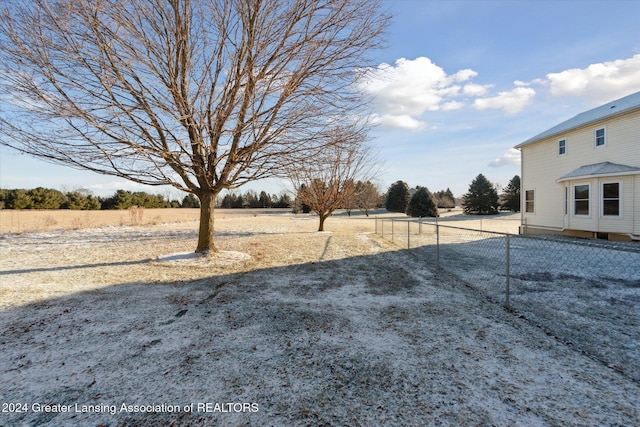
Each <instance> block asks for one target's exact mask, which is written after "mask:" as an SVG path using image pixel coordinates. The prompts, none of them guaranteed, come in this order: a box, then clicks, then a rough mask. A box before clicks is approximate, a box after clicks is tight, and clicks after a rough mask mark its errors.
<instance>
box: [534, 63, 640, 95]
mask: <svg viewBox="0 0 640 427" xmlns="http://www.w3.org/2000/svg"><path fill="white" fill-rule="evenodd" d="M546 77H547V79H548V82H549V84H550V90H551V95H553V96H556V97H560V96H578V97H584V98H586V99H588V100H589V101H591V102H592V103H594V104H603V103H606V102H609V101H612V100H614V99H617V98H621V97H623V96H625V95H629V94H630V93H633V92H637V91H638V90H640V54H636V55H634V56H632V57H631V58H627V59H617V60H615V61H607V62H600V63H595V64H591V65H589V66H588V67H586V68H571V69H568V70H564V71H561V72H559V73H549V74H547V76H546Z"/></svg>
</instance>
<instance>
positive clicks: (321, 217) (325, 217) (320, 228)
mask: <svg viewBox="0 0 640 427" xmlns="http://www.w3.org/2000/svg"><path fill="white" fill-rule="evenodd" d="M318 216H319V217H320V225H319V226H318V231H324V220H325V219H327V217H328V216H329V215H318Z"/></svg>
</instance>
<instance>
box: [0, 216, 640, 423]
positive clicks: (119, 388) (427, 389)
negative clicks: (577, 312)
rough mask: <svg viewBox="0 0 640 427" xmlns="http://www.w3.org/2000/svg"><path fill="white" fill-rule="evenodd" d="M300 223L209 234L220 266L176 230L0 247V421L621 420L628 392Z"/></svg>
mask: <svg viewBox="0 0 640 427" xmlns="http://www.w3.org/2000/svg"><path fill="white" fill-rule="evenodd" d="M316 226H317V224H316V222H315V221H291V220H290V219H289V218H285V217H279V216H270V217H257V218H256V217H249V216H245V217H244V218H242V219H241V220H238V221H235V220H233V219H227V220H220V221H217V227H219V230H220V233H219V236H220V238H219V239H218V241H217V244H218V245H219V247H220V249H221V250H222V251H223V252H222V253H223V254H224V253H228V259H230V260H232V261H233V262H231V263H230V264H226V265H221V264H220V263H215V262H214V263H211V264H206V265H202V263H203V262H207V263H208V262H210V261H209V260H207V259H206V258H204V259H203V257H197V256H194V255H191V254H187V253H186V251H189V250H191V249H192V248H194V247H195V243H196V239H197V236H196V234H195V229H196V227H197V225H195V224H183V225H176V224H172V225H166V224H162V225H158V226H155V227H113V228H102V229H100V231H95V230H94V231H86V232H83V233H80V232H75V231H71V232H68V231H67V232H64V233H53V234H50V233H47V235H46V236H45V235H43V234H42V233H41V234H33V235H32V234H22V235H12V236H5V238H3V239H0V307H1V309H2V311H1V312H0V356H1V357H0V374H1V375H0V390H1V391H0V395H1V397H2V399H1V400H2V402H4V403H6V404H7V405H6V409H7V411H6V412H0V425H44V426H59V425H100V424H103V425H114V426H119V425H170V424H172V423H173V425H189V426H191V425H195V426H199V425H201V426H209V425H274V426H280V425H287V426H288V425H367V426H368V425H398V426H406V425H445V426H446V425H452V426H453V425H455V426H458V425H499V426H538V425H539V426H546V425H563V426H584V425H638V424H639V423H640V413H639V408H640V397H639V396H640V385H639V383H638V381H636V380H634V379H633V378H631V377H629V376H628V375H624V374H623V373H621V372H619V371H617V370H615V369H611V368H609V367H607V366H606V364H603V363H601V362H599V361H597V360H594V358H591V357H588V356H586V355H585V354H583V353H582V352H581V351H576V349H575V348H574V347H572V346H570V345H566V344H565V343H563V341H562V340H558V339H556V338H554V337H553V336H550V335H549V334H548V333H547V332H546V331H545V329H541V328H539V327H537V326H535V325H534V324H532V323H531V322H529V321H527V320H526V319H523V318H520V317H517V316H515V315H514V314H513V313H510V312H508V311H506V310H504V309H503V308H502V307H501V306H500V305H498V304H495V303H491V302H489V301H487V299H486V298H485V297H484V296H483V295H482V294H481V293H480V292H479V291H477V290H474V289H472V288H469V287H468V286H466V285H465V284H463V283H462V282H461V281H460V280H458V279H456V278H455V277H453V276H452V275H450V274H448V273H446V272H443V271H438V270H436V269H434V268H433V267H432V266H430V265H427V264H424V262H423V261H421V260H420V258H419V257H417V256H416V254H415V251H414V252H409V251H404V250H398V247H397V246H393V245H390V244H389V243H388V242H385V241H384V240H382V239H379V238H378V237H376V236H375V235H373V234H372V233H371V232H372V231H373V228H374V224H373V221H368V220H364V219H347V218H330V219H329V220H328V221H327V223H326V227H327V229H328V230H331V233H317V232H315V231H314V228H315V227H316ZM518 245H520V243H518ZM167 254H169V255H167ZM247 254H248V255H249V256H250V258H246V257H244V255H247ZM224 256H227V255H224ZM464 256H465V257H469V258H472V254H465V255H464ZM221 257H222V255H221ZM214 258H215V257H214ZM239 258H242V259H239ZM469 262H470V261H469ZM481 262H482V261H481ZM469 265H470V266H472V267H473V265H472V264H469ZM194 267H197V268H194ZM538 278H539V277H538ZM527 295H528V297H530V298H533V296H532V295H533V294H527ZM637 307H638V306H637V305H636V306H635V308H632V309H631V310H637ZM558 316H560V315H558ZM584 321H585V322H587V324H588V323H589V322H590V320H589V319H588V318H585V319H584ZM626 332H627V334H628V340H629V341H631V342H634V343H635V345H637V343H638V340H639V338H638V334H637V330H635V331H634V330H628V331H626ZM123 403H124V406H123ZM9 404H13V405H12V406H9ZM16 404H18V405H16ZM44 405H50V406H44ZM135 405H138V406H137V407H135ZM0 409H1V408H0ZM23 409H24V411H23ZM63 409H69V411H67V412H53V410H58V411H60V410H63ZM112 409H113V411H112ZM84 410H86V411H84ZM135 410H137V411H135ZM150 411H152V412H150Z"/></svg>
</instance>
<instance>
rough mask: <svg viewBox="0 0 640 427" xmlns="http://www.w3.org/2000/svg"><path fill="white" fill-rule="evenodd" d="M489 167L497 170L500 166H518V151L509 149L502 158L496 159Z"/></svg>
mask: <svg viewBox="0 0 640 427" xmlns="http://www.w3.org/2000/svg"><path fill="white" fill-rule="evenodd" d="M489 166H490V167H492V168H499V167H502V166H520V151H519V150H516V149H515V148H509V149H508V150H507V151H506V152H505V153H504V154H503V155H502V156H500V157H497V158H496V159H494V160H493V161H492V162H491V163H489Z"/></svg>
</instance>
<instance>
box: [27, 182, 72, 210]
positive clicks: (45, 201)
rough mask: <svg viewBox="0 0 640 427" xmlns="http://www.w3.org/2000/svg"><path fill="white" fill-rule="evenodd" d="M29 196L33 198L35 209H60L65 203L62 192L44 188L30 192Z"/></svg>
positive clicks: (28, 192)
mask: <svg viewBox="0 0 640 427" xmlns="http://www.w3.org/2000/svg"><path fill="white" fill-rule="evenodd" d="M27 195H28V196H29V197H30V198H31V203H32V204H33V206H32V208H33V209H60V206H61V205H62V204H63V203H64V201H65V197H64V194H62V193H61V192H60V191H58V190H52V189H49V188H43V187H37V188H34V189H32V190H28V191H27Z"/></svg>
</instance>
